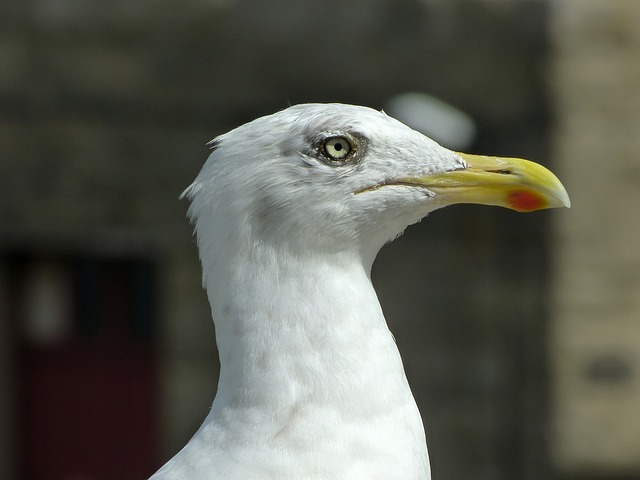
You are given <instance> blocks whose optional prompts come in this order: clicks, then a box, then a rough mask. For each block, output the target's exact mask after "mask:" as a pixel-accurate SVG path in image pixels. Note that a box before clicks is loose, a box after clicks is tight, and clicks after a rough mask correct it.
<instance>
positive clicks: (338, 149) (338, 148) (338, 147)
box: [333, 143, 342, 152]
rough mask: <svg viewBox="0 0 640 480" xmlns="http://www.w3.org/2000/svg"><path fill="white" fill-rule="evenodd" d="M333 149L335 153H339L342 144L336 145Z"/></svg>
mask: <svg viewBox="0 0 640 480" xmlns="http://www.w3.org/2000/svg"><path fill="white" fill-rule="evenodd" d="M333 148H335V149H336V152H339V151H340V150H342V144H341V143H336V144H335V145H334V146H333Z"/></svg>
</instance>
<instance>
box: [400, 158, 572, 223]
mask: <svg viewBox="0 0 640 480" xmlns="http://www.w3.org/2000/svg"><path fill="white" fill-rule="evenodd" d="M458 155H459V156H460V157H461V158H462V159H463V160H465V161H466V162H467V164H468V168H465V169H461V170H452V171H449V172H444V173H439V174H435V175H428V176H426V177H421V178H407V179H403V180H402V182H403V183H404V182H406V183H407V184H414V185H421V186H425V187H427V188H428V189H429V190H431V191H433V192H435V193H436V194H437V195H436V197H435V198H434V201H435V202H437V203H440V204H443V205H450V204H454V203H477V204H482V205H496V206H500V207H506V208H510V209H512V210H517V211H519V212H531V211H534V210H541V209H543V208H556V207H567V208H569V207H571V201H570V200H569V195H568V194H567V191H566V190H565V188H564V186H563V185H562V183H560V180H558V178H557V177H556V176H555V175H554V174H553V173H551V172H550V171H549V170H547V169H546V168H545V167H543V166H542V165H538V164H537V163H534V162H530V161H528V160H522V159H520V158H500V157H487V156H483V155H469V154H466V153H458Z"/></svg>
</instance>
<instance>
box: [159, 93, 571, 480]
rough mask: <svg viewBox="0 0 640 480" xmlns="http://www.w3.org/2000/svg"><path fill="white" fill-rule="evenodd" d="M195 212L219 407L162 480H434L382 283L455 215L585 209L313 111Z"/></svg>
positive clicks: (422, 145)
mask: <svg viewBox="0 0 640 480" xmlns="http://www.w3.org/2000/svg"><path fill="white" fill-rule="evenodd" d="M210 145H211V148H212V150H213V151H212V153H211V155H210V156H209V158H208V160H207V161H206V163H205V164H204V166H203V167H202V170H201V171H200V173H199V175H198V176H197V178H196V179H195V181H194V182H193V183H192V184H191V185H190V186H189V187H188V188H187V190H186V191H185V192H184V194H183V196H185V197H187V198H188V199H189V200H190V201H191V204H190V207H189V212H188V215H189V217H190V219H191V221H192V223H193V224H194V226H195V236H196V238H197V244H198V250H199V255H200V260H201V263H202V269H203V285H204V287H205V289H206V291H207V295H208V299H209V302H210V304H211V308H212V314H213V319H214V324H215V330H216V340H217V346H218V351H219V355H220V377H219V381H218V390H217V393H216V396H215V399H214V401H213V405H212V407H211V410H210V412H209V414H208V415H207V417H206V419H205V420H204V422H203V424H202V426H201V427H200V428H199V429H198V430H197V432H196V433H195V435H194V436H193V438H191V440H190V441H189V442H188V443H187V445H186V446H185V447H184V448H183V449H182V450H181V451H180V452H179V453H178V454H177V455H176V456H175V457H173V459H171V460H170V461H169V462H168V463H167V464H165V465H164V466H163V467H162V468H161V469H160V470H159V471H158V472H156V473H155V474H154V475H153V476H152V477H151V479H152V480H270V479H278V480H289V479H290V480H294V479H295V480H303V479H304V480H307V479H308V480H340V479H345V480H347V479H348V480H360V479H362V480H364V479H366V480H376V479H380V480H395V479H397V480H428V479H430V478H431V474H430V467H429V457H428V453H427V444H426V440H425V433H424V427H423V423H422V419H421V416H420V413H419V411H418V408H417V406H416V403H415V400H414V398H413V395H412V393H411V389H410V387H409V384H408V382H407V378H406V376H405V372H404V368H403V365H402V360H401V358H400V354H399V352H398V349H397V347H396V343H395V340H394V337H393V335H392V334H391V332H390V331H389V329H388V327H387V323H386V321H385V318H384V315H383V312H382V309H381V307H380V304H379V302H378V298H377V296H376V292H375V290H374V287H373V286H372V283H371V266H372V264H373V261H374V259H375V257H376V254H377V253H378V251H379V250H380V248H381V247H382V246H383V245H384V244H385V243H387V242H389V241H391V240H393V239H395V238H396V237H398V236H399V235H400V234H401V233H402V232H403V230H404V229H405V228H406V227H407V226H409V225H411V224H413V223H416V222H418V221H419V220H421V219H422V218H424V217H425V216H427V215H428V214H429V213H430V212H432V211H434V210H436V209H438V208H441V207H443V206H446V205H451V204H457V203H474V204H484V205H496V206H502V207H507V208H510V209H513V210H517V211H523V212H527V211H533V210H539V209H543V208H553V207H569V206H570V201H569V196H568V194H567V192H566V190H565V189H564V187H563V186H562V184H561V183H560V181H559V180H558V179H557V178H556V176H555V175H553V173H551V172H550V171H549V170H547V169H546V168H544V167H542V166H540V165H538V164H536V163H533V162H530V161H527V160H522V159H514V158H499V157H491V156H476V155H469V154H463V153H456V152H453V151H451V150H448V149H446V148H444V147H442V146H441V145H439V144H438V143H436V142H435V141H433V140H431V139H429V138H427V137H426V136H424V135H422V134H421V133H418V132H417V131H415V130H412V129H410V128H409V127H407V126H406V125H404V124H402V123H401V122H399V121H397V120H395V119H393V118H391V117H389V116H388V115H386V114H385V113H384V112H381V111H377V110H374V109H371V108H367V107H361V106H354V105H345V104H303V105H295V106H291V107H289V108H287V109H285V110H282V111H280V112H277V113H275V114H272V115H268V116H264V117H261V118H258V119H256V120H253V121H251V122H249V123H247V124H245V125H242V126H240V127H238V128H236V129H234V130H232V131H230V132H228V133H226V134H224V135H221V136H219V137H217V138H216V139H215V140H213V141H212V142H211V144H210Z"/></svg>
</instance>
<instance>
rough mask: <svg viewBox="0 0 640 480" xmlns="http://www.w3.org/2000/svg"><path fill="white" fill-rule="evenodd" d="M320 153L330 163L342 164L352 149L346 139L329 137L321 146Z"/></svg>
mask: <svg viewBox="0 0 640 480" xmlns="http://www.w3.org/2000/svg"><path fill="white" fill-rule="evenodd" d="M322 152H323V154H324V155H325V156H326V157H327V158H328V159H329V160H331V161H335V162H343V161H345V160H346V159H348V158H349V157H350V156H351V154H352V153H353V152H354V148H353V145H352V144H351V142H350V141H349V140H348V139H347V138H346V137H330V138H327V139H326V140H325V141H324V143H323V144H322Z"/></svg>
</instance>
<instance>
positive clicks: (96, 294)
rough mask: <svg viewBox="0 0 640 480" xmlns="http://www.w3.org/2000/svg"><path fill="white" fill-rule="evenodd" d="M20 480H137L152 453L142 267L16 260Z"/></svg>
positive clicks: (149, 311) (147, 301)
mask: <svg viewBox="0 0 640 480" xmlns="http://www.w3.org/2000/svg"><path fill="white" fill-rule="evenodd" d="M13 271H14V275H13V280H14V281H13V282H12V285H13V289H15V295H14V296H13V298H14V302H13V303H14V308H13V309H12V312H13V316H14V318H15V320H16V323H15V325H16V334H17V336H18V338H19V340H20V342H19V343H20V346H19V349H18V352H19V359H18V365H19V372H18V376H19V384H20V390H21V391H20V402H19V404H20V415H21V437H22V438H21V446H22V474H23V475H22V476H23V478H24V479H25V480H129V479H131V480H140V479H146V478H147V477H148V476H149V475H150V474H151V473H153V471H154V467H155V466H157V465H156V453H157V448H156V447H157V424H158V419H157V414H158V412H157V392H158V384H157V373H156V360H155V352H154V348H153V337H154V325H155V322H154V318H155V315H154V312H155V300H156V298H155V288H154V276H155V275H154V269H153V266H152V264H150V263H149V262H145V261H140V260H112V259H109V260H107V259H95V258H94V259H77V258H65V259H60V258H56V259H51V258H48V259H47V258H29V257H19V258H18V259H17V260H16V261H15V262H14V269H13Z"/></svg>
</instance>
